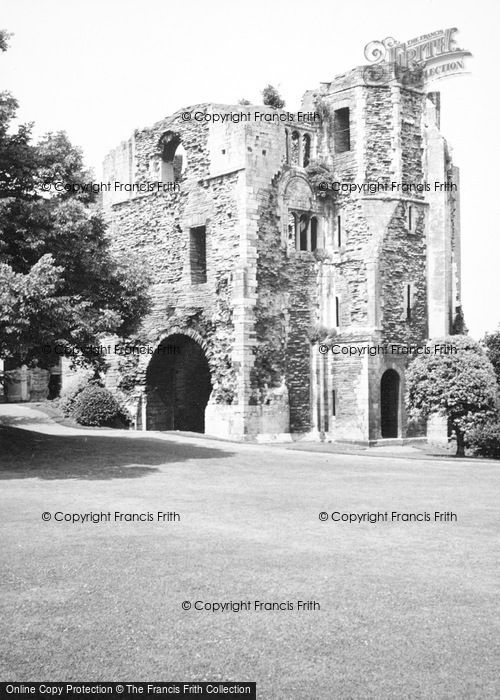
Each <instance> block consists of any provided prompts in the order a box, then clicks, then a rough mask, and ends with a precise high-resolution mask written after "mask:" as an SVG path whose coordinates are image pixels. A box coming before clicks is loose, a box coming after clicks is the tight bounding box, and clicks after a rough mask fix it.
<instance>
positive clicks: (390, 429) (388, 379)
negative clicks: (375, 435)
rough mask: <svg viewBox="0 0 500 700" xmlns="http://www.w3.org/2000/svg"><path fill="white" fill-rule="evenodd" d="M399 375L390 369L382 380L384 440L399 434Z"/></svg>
mask: <svg viewBox="0 0 500 700" xmlns="http://www.w3.org/2000/svg"><path fill="white" fill-rule="evenodd" d="M399 385H400V380H399V374H398V373H397V372H396V370H394V369H388V370H386V371H385V372H384V374H383V375H382V379H381V380H380V428H381V433H382V437H383V438H397V437H398V434H399Z"/></svg>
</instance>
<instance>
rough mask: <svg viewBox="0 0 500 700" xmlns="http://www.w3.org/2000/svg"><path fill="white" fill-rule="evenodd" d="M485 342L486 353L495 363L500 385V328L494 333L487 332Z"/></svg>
mask: <svg viewBox="0 0 500 700" xmlns="http://www.w3.org/2000/svg"><path fill="white" fill-rule="evenodd" d="M483 343H484V345H485V346H486V354H487V356H488V359H489V361H490V362H491V364H492V365H493V369H494V370H495V374H496V377H497V383H498V385H499V386H500V330H498V331H495V332H494V333H486V335H485V336H484V338H483Z"/></svg>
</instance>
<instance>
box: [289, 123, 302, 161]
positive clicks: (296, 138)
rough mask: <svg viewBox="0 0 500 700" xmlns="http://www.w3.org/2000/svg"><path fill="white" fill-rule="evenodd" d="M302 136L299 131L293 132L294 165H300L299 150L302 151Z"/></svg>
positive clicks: (292, 158) (292, 159) (291, 156)
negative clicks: (300, 144)
mask: <svg viewBox="0 0 500 700" xmlns="http://www.w3.org/2000/svg"><path fill="white" fill-rule="evenodd" d="M299 143H300V134H299V132H298V131H292V143H291V154H290V162H291V164H292V165H299V150H300V146H299Z"/></svg>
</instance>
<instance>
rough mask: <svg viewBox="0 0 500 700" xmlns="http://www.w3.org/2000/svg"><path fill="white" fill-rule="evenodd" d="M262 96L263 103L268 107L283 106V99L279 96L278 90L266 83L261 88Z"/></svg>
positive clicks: (278, 107)
mask: <svg viewBox="0 0 500 700" xmlns="http://www.w3.org/2000/svg"><path fill="white" fill-rule="evenodd" d="M262 98H263V102H264V104H265V105H267V106H268V107H274V108H275V109H283V107H284V106H285V100H284V99H283V98H282V97H281V95H280V94H279V92H278V91H277V89H276V88H275V87H273V86H272V85H267V86H266V87H265V88H264V89H263V90H262Z"/></svg>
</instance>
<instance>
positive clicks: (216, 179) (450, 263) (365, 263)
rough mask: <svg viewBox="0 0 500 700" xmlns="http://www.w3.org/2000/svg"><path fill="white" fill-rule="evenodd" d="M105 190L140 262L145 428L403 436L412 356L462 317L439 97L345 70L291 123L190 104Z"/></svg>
mask: <svg viewBox="0 0 500 700" xmlns="http://www.w3.org/2000/svg"><path fill="white" fill-rule="evenodd" d="M224 115H226V116H224ZM104 179H105V181H109V182H110V183H111V188H110V190H111V191H110V192H105V193H104V197H103V206H104V210H105V212H106V216H107V218H108V221H109V224H110V236H111V240H112V245H113V246H114V247H115V248H117V249H120V250H125V251H127V252H128V254H130V255H131V256H133V255H146V256H147V259H148V261H149V265H150V270H151V275H152V279H153V285H152V289H151V294H152V299H153V308H152V312H151V314H150V315H149V316H148V317H147V318H145V319H144V324H143V328H142V331H141V340H142V342H143V343H147V344H148V345H149V346H150V347H154V348H155V353H154V354H153V356H151V355H147V354H145V355H142V356H140V357H139V358H138V360H137V366H136V376H135V379H134V390H133V391H132V392H131V394H130V402H131V407H132V410H133V412H134V413H135V415H136V418H137V425H138V426H140V427H142V428H143V429H159V430H165V429H174V430H175V429H177V430H194V431H205V432H207V433H210V434H214V435H219V436H223V437H231V438H237V439H257V440H268V439H276V438H278V439H289V437H290V435H291V436H293V437H300V436H301V437H309V438H319V437H320V436H325V437H327V438H328V439H343V440H358V441H370V440H378V439H380V438H395V437H399V438H401V437H405V436H406V434H407V428H408V426H407V419H406V416H405V411H404V373H405V367H406V365H407V363H408V361H409V359H410V358H411V356H412V355H411V351H410V350H408V348H415V347H418V346H423V345H424V344H425V342H426V340H427V338H429V337H435V336H442V335H445V334H448V333H449V332H450V330H451V326H452V323H453V319H454V315H455V313H456V311H457V307H458V306H459V305H460V283H459V273H460V256H459V213H458V193H457V190H456V188H455V187H452V188H450V187H449V186H448V185H449V184H450V183H451V184H458V171H457V169H456V168H454V167H453V166H452V164H451V160H450V156H449V153H448V150H447V146H446V142H445V141H444V139H443V137H442V136H441V135H440V133H439V101H438V99H437V95H436V94H433V95H430V96H428V95H426V93H425V90H424V89H423V86H422V83H421V82H419V81H418V80H417V81H414V82H411V83H409V82H408V80H407V79H405V77H404V76H401V75H398V74H397V72H396V73H395V72H394V70H390V69H388V70H386V72H385V74H384V76H383V79H382V80H381V79H380V75H376V76H373V75H372V73H370V72H369V71H368V72H367V70H366V69H364V68H357V69H355V70H353V71H350V72H349V73H347V74H345V75H341V76H337V77H336V78H335V79H334V80H332V81H331V82H329V83H322V84H321V87H320V89H319V90H317V91H309V92H307V93H306V94H305V96H304V100H303V104H302V107H301V111H300V112H295V113H289V112H286V111H285V110H274V109H272V108H269V107H262V106H253V105H245V106H244V107H242V106H241V105H238V106H235V105H217V104H203V105H196V106H192V107H189V108H187V109H184V110H181V111H179V112H176V113H175V114H173V115H172V116H171V117H168V118H166V119H163V120H162V121H160V122H158V123H157V124H155V125H154V126H153V127H151V128H148V129H144V130H141V131H136V132H135V133H134V135H133V137H132V138H131V139H130V140H128V141H127V142H125V143H122V144H121V145H120V146H119V147H118V148H117V149H115V150H114V151H112V152H111V153H110V154H109V156H108V157H107V159H106V161H105V172H104ZM115 183H127V184H128V185H129V187H120V186H115ZM147 183H150V185H149V186H147ZM155 183H156V184H155ZM173 183H175V185H173ZM435 183H438V184H439V185H440V187H437V186H436V184H435ZM160 185H163V187H161V186H160ZM409 185H412V187H409ZM417 186H418V187H417ZM148 187H149V188H148ZM392 346H394V348H396V350H395V351H393V349H392ZM325 348H326V351H325ZM363 348H364V349H363ZM110 376H113V377H114V378H115V379H114V381H116V376H117V375H116V372H115V373H114V374H113V373H111V375H110ZM410 427H411V426H410ZM414 429H416V428H414Z"/></svg>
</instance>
